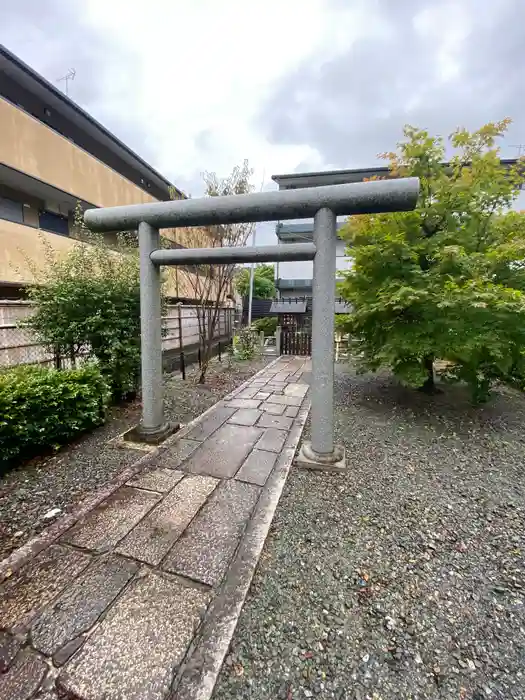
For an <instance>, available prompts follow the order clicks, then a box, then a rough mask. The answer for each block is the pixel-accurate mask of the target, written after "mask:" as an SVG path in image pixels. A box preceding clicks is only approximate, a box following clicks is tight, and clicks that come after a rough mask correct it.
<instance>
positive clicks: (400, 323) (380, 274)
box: [340, 119, 525, 401]
mask: <svg viewBox="0 0 525 700" xmlns="http://www.w3.org/2000/svg"><path fill="white" fill-rule="evenodd" d="M509 123H510V120H508V119H504V120H503V121H501V122H497V123H490V124H487V125H485V126H483V127H482V128H481V129H479V130H478V131H475V132H472V133H470V132H468V131H466V130H465V129H458V130H457V131H455V132H454V133H453V134H452V135H451V136H450V137H449V142H450V146H452V148H453V150H454V155H453V157H452V158H451V159H450V160H449V162H448V163H445V162H444V161H445V143H444V142H443V140H442V139H441V138H437V137H432V136H430V135H429V134H428V132H426V131H422V130H419V129H415V128H414V127H411V126H407V127H406V128H405V131H404V136H405V139H404V141H403V142H402V143H400V144H398V150H397V152H395V153H388V154H384V155H383V157H384V158H386V159H387V160H389V161H390V168H391V171H392V174H393V175H394V176H401V177H403V176H417V177H419V178H420V182H421V190H420V197H419V201H418V204H417V207H416V209H415V211H412V212H406V213H396V214H384V215H375V214H374V215H366V216H358V217H352V218H351V219H350V220H349V221H348V223H347V225H346V226H345V227H344V229H343V230H342V232H341V235H342V237H343V238H344V239H345V240H347V241H348V243H349V249H348V254H349V255H351V257H352V258H353V260H354V265H353V268H352V270H351V271H349V272H347V273H346V274H345V279H344V281H343V282H342V283H341V285H340V293H341V294H342V296H343V297H344V298H345V299H346V300H347V301H348V302H349V303H350V304H351V305H352V308H353V313H352V314H350V315H348V316H347V317H346V321H345V324H344V325H345V329H346V330H347V331H348V332H350V333H351V334H352V337H353V348H354V350H355V352H356V358H357V361H358V365H359V366H360V367H361V369H363V370H377V369H379V368H380V367H388V368H391V369H392V370H393V371H394V373H395V374H396V375H398V376H399V377H400V378H402V379H403V380H404V381H405V382H406V383H408V384H409V385H411V386H414V387H420V388H422V389H424V390H426V391H429V392H431V391H433V390H435V386H434V376H435V371H439V372H440V373H441V374H442V375H443V376H444V378H446V379H449V380H451V381H460V380H463V381H466V382H467V383H468V384H469V386H470V388H471V390H472V395H473V398H474V400H475V401H482V400H485V399H486V398H487V396H488V392H489V389H490V385H491V384H492V382H494V381H496V380H499V381H503V382H506V383H510V384H514V385H519V386H523V385H524V382H525V379H524V378H525V354H524V352H525V266H524V264H523V260H524V254H525V218H524V215H523V214H522V213H518V212H515V211H509V207H510V206H511V205H512V203H513V201H514V200H515V198H516V197H517V195H518V192H519V187H520V184H521V183H522V181H523V174H522V170H523V168H522V163H521V162H518V164H517V165H516V166H515V167H511V168H506V167H504V165H503V164H502V163H501V162H500V157H499V150H498V148H497V147H496V140H497V138H498V137H500V136H502V135H503V134H504V133H505V131H506V129H507V127H508V125H509ZM438 359H439V360H444V361H445V362H442V363H440V365H441V368H438V367H437V366H436V365H435V364H434V362H435V360H438Z"/></svg>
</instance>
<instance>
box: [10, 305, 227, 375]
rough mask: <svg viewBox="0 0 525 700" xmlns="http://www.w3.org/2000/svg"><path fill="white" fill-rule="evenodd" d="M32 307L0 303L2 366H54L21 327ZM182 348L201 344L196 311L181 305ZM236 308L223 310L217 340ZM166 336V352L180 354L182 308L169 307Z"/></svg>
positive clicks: (221, 336)
mask: <svg viewBox="0 0 525 700" xmlns="http://www.w3.org/2000/svg"><path fill="white" fill-rule="evenodd" d="M31 309H32V307H31V304H30V303H29V302H26V301H5V300H4V301H1V300H0V367H12V366H14V365H19V364H43V365H48V366H52V365H53V353H52V352H49V350H48V349H47V348H45V347H43V346H42V345H39V343H38V342H37V341H36V339H35V337H34V335H33V334H32V333H31V332H30V331H29V330H26V329H24V328H19V327H18V324H19V322H20V321H21V320H22V319H23V318H26V317H27V316H29V315H30V314H31ZM180 314H181V326H182V347H183V348H192V347H195V346H196V345H198V343H199V323H198V318H197V308H196V307H194V306H181V307H180ZM233 314H234V310H233V309H222V310H221V312H220V317H219V322H218V324H217V327H216V330H215V337H216V338H217V339H218V338H225V337H231V335H232V332H233ZM164 327H165V329H166V335H165V337H164V338H163V340H162V349H163V352H164V353H173V352H175V351H179V350H180V347H181V343H180V333H179V307H178V306H177V305H174V306H168V309H167V315H166V317H165V318H164Z"/></svg>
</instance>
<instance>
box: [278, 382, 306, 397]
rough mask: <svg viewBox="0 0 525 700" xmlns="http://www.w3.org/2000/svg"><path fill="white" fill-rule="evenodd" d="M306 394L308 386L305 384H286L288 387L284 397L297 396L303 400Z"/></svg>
mask: <svg viewBox="0 0 525 700" xmlns="http://www.w3.org/2000/svg"><path fill="white" fill-rule="evenodd" d="M307 393H308V385H307V384H294V383H291V384H288V386H287V387H286V388H285V390H284V395H285V396H298V397H299V398H301V399H303V398H304V397H305V396H306V394H307Z"/></svg>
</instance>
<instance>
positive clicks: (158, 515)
mask: <svg viewBox="0 0 525 700" xmlns="http://www.w3.org/2000/svg"><path fill="white" fill-rule="evenodd" d="M218 483H219V482H218V481H217V479H212V478H211V477H209V476H193V475H189V476H187V477H186V478H185V479H183V480H182V481H181V482H180V484H178V485H177V486H176V487H175V488H174V489H173V491H171V492H170V493H169V494H168V495H167V496H166V497H165V498H164V499H163V500H162V501H161V503H159V505H158V506H156V508H154V509H153V510H152V511H151V513H150V514H149V515H148V516H146V517H145V518H144V520H142V521H141V522H140V523H139V524H138V525H137V526H136V527H135V528H134V529H133V530H132V531H131V532H130V533H129V535H128V536H127V537H126V538H125V539H124V540H123V541H122V542H121V543H120V544H119V546H118V548H117V550H116V551H117V552H120V553H121V554H125V555H126V556H128V557H134V558H135V559H139V560H140V561H144V562H147V563H148V564H153V565H157V564H159V563H160V562H161V560H162V559H163V558H164V556H165V555H166V554H167V552H168V551H169V550H170V549H171V547H172V545H173V544H174V542H176V540H177V539H178V538H179V537H180V536H181V534H182V533H183V531H184V529H185V528H186V527H187V525H188V524H189V522H190V521H191V520H192V518H193V517H194V516H195V514H196V513H197V511H198V510H199V508H200V507H201V506H202V504H203V503H204V502H205V501H206V499H207V498H208V496H209V495H210V493H211V492H212V491H213V489H214V488H215V487H216V486H217V484H218Z"/></svg>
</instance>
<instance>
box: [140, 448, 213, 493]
mask: <svg viewBox="0 0 525 700" xmlns="http://www.w3.org/2000/svg"><path fill="white" fill-rule="evenodd" d="M197 444H199V443H197ZM183 476H184V472H179V471H176V470H175V469H162V468H158V469H152V470H150V471H145V472H143V473H142V474H139V476H138V477H136V478H135V479H133V480H132V481H128V486H135V488H138V489H147V490H148V491H157V493H165V492H166V491H171V489H172V488H173V487H174V486H175V485H176V484H178V483H179V481H180V480H181V479H182V477H183Z"/></svg>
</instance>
